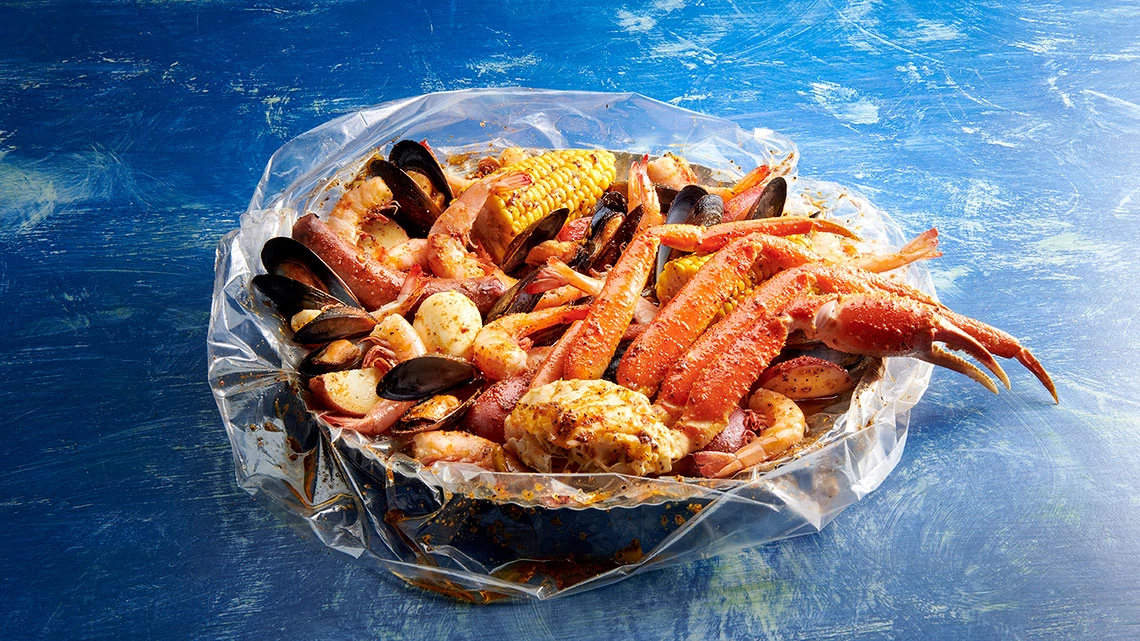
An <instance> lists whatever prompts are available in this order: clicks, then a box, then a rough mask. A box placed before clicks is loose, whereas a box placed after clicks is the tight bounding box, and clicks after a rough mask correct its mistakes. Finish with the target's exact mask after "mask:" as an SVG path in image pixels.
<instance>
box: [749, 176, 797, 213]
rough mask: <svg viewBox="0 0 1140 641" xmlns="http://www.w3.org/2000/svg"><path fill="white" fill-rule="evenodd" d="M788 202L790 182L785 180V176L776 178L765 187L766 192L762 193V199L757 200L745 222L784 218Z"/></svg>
mask: <svg viewBox="0 0 1140 641" xmlns="http://www.w3.org/2000/svg"><path fill="white" fill-rule="evenodd" d="M787 200H788V181H786V180H784V177H783V176H776V177H775V178H773V179H772V180H771V181H770V182H769V183H768V184H767V185H765V186H764V191H762V192H760V197H759V198H757V199H756V203H755V204H753V205H752V209H750V210H748V216H747V217H746V218H745V220H756V219H759V218H775V217H777V216H782V215H783V214H784V203H785V202H787Z"/></svg>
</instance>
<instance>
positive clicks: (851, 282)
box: [811, 265, 1058, 402]
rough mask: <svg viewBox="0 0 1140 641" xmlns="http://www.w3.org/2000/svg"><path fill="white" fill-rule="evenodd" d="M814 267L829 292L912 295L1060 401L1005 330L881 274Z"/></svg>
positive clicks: (1036, 365) (1032, 359) (1045, 377)
mask: <svg viewBox="0 0 1140 641" xmlns="http://www.w3.org/2000/svg"><path fill="white" fill-rule="evenodd" d="M811 269H812V270H813V271H814V272H815V273H816V274H817V277H818V278H817V280H818V282H819V284H820V288H821V289H823V290H824V291H827V292H834V293H855V292H873V291H877V292H885V293H888V294H894V295H896V296H900V297H903V298H909V299H911V300H915V301H918V302H920V303H923V304H925V305H928V306H930V307H932V308H934V309H935V311H937V313H938V315H939V316H941V317H942V318H944V319H945V320H946V321H948V322H949V323H950V324H952V325H954V326H955V327H957V328H959V329H961V330H962V331H964V332H966V333H967V334H969V335H970V336H972V337H974V339H975V340H977V341H978V342H979V343H981V344H982V345H983V346H985V348H986V350H987V351H989V352H990V353H991V354H993V355H994V356H1000V357H1002V358H1012V359H1016V360H1017V361H1018V362H1019V363H1021V364H1022V365H1023V366H1025V368H1026V369H1028V370H1029V371H1030V372H1032V373H1033V375H1034V376H1035V377H1037V380H1039V381H1041V384H1042V385H1043V386H1044V387H1045V389H1046V390H1047V391H1048V392H1049V394H1050V395H1051V396H1052V397H1053V401H1054V402H1057V401H1058V398H1057V388H1056V386H1054V384H1053V380H1052V379H1051V378H1050V377H1049V373H1048V372H1046V371H1045V368H1044V367H1042V365H1041V363H1040V362H1039V361H1038V360H1037V358H1036V357H1035V356H1033V354H1032V353H1031V352H1030V351H1029V350H1028V349H1026V348H1025V346H1023V345H1022V344H1021V343H1020V342H1019V341H1018V340H1017V339H1016V338H1014V337H1013V336H1011V335H1009V334H1007V333H1006V332H1003V331H1002V330H1000V329H998V328H996V327H992V326H990V325H987V324H985V323H983V322H982V321H979V320H977V319H974V318H970V317H969V316H963V315H962V314H959V313H957V312H955V311H953V310H951V309H949V308H948V307H946V306H945V305H943V304H942V303H939V302H938V301H937V300H935V299H933V298H931V297H930V296H927V295H926V294H925V293H923V292H922V291H919V290H917V289H915V288H913V287H909V286H907V285H904V284H902V283H899V282H896V281H893V280H891V279H889V278H885V277H883V276H880V275H878V274H871V273H868V272H865V271H861V270H857V269H852V268H850V267H845V266H842V265H827V266H825V265H818V266H812V267H811ZM995 375H996V376H997V377H998V379H999V380H1001V382H1002V384H1004V385H1005V386H1006V388H1007V389H1008V388H1009V378H1008V377H1006V376H1005V374H1004V373H1002V374H997V373H996V372H995Z"/></svg>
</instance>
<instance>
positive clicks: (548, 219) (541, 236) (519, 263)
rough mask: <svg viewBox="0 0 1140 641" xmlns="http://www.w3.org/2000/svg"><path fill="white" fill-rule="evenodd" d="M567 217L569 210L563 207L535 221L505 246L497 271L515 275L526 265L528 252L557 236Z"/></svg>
mask: <svg viewBox="0 0 1140 641" xmlns="http://www.w3.org/2000/svg"><path fill="white" fill-rule="evenodd" d="M569 217H570V210H569V209H567V208H565V207H563V208H561V209H556V210H554V211H552V212H550V213H549V214H547V215H546V216H543V217H542V218H540V219H538V220H536V221H535V222H534V224H532V225H531V226H530V227H527V228H526V229H524V230H523V231H522V232H520V233H519V235H518V236H515V237H514V239H513V240H511V244H510V245H507V250H506V252H504V254H503V260H502V261H501V262H500V263H499V269H502V270H503V272H504V273H506V274H509V275H512V276H513V275H516V272H517V271H518V270H519V268H521V267H523V266H524V265H525V264H526V257H527V254H529V253H530V250H532V249H534V248H535V247H537V246H538V245H540V244H542V243H544V242H546V241H548V240H550V239H552V238H554V237H555V236H557V235H558V232H559V231H560V230H561V229H562V226H563V225H565V224H566V219H567V218H569Z"/></svg>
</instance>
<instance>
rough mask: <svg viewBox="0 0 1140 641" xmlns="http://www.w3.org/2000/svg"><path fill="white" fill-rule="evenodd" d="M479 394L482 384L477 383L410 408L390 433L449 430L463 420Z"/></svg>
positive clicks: (435, 396)
mask: <svg viewBox="0 0 1140 641" xmlns="http://www.w3.org/2000/svg"><path fill="white" fill-rule="evenodd" d="M482 391H483V384H482V381H477V382H475V383H470V384H467V385H464V386H462V387H459V388H457V389H453V390H450V391H448V392H441V393H439V394H436V395H434V396H432V397H430V398H428V399H426V400H423V401H421V402H419V403H417V404H416V405H414V406H412V409H410V410H408V411H407V412H406V413H405V414H404V415H403V416H401V417H400V420H398V421H396V424H395V425H393V426H392V429H391V433H392V434H394V435H402V434H417V433H419V432H430V431H432V430H446V429H451V428H453V427H454V426H456V425H458V424H459V422H460V421H462V420H463V417H464V416H465V415H466V414H467V410H469V409H471V407H472V406H474V405H475V399H476V398H478V397H479V393H480V392H482Z"/></svg>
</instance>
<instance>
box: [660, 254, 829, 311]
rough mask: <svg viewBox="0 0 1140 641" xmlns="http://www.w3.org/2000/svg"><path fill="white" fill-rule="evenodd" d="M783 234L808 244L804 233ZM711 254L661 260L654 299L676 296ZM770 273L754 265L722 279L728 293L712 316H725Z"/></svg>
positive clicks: (770, 275) (666, 298)
mask: <svg viewBox="0 0 1140 641" xmlns="http://www.w3.org/2000/svg"><path fill="white" fill-rule="evenodd" d="M785 238H787V239H788V240H791V241H794V242H797V243H800V244H802V245H804V246H806V247H808V248H809V249H810V248H811V241H810V240H809V239H808V237H807V236H804V235H800V234H796V235H792V236H786V237H785ZM712 257H713V255H712V254H702V255H698V254H686V255H684V256H681V257H680V258H674V259H673V260H671V261H669V262H667V263H665V266H664V267H663V268H662V269H661V275H660V276H659V277H658V278H657V300H659V301H661V304H662V305H664V304H665V303H667V302H669V299H671V298H673V297H674V296H676V295H677V292H679V291H681V288H682V287H684V286H685V283H687V282H689V280H690V279H691V278H692V277H693V275H694V274H696V273H697V271H698V270H699V269H700V268H701V267H703V266H704V264H705V263H707V262H708V261H709V259H711V258H712ZM771 277H772V274H771V273H765V272H764V271H763V266H757V267H756V268H753V270H752V271H750V272H749V273H748V275H747V277H746V278H744V279H741V280H737V281H736V282H734V283H725V285H724V286H725V287H731V288H732V297H731V298H729V300H728V302H726V303H725V304H724V306H723V307H721V308H720V311H719V312H718V313H717V315H716V317H715V320H720V319H722V318H724V317H725V316H727V315H728V314H729V313H730V312H731V311H732V310H733V309H735V308H736V304H737V303H738V302H739V301H740V300H741V299H743V298H744V297H745V296H747V295H748V294H749V292H751V291H752V290H753V289H755V288H756V285H758V284H759V283H761V282H763V281H764V280H767V279H768V278H771Z"/></svg>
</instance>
